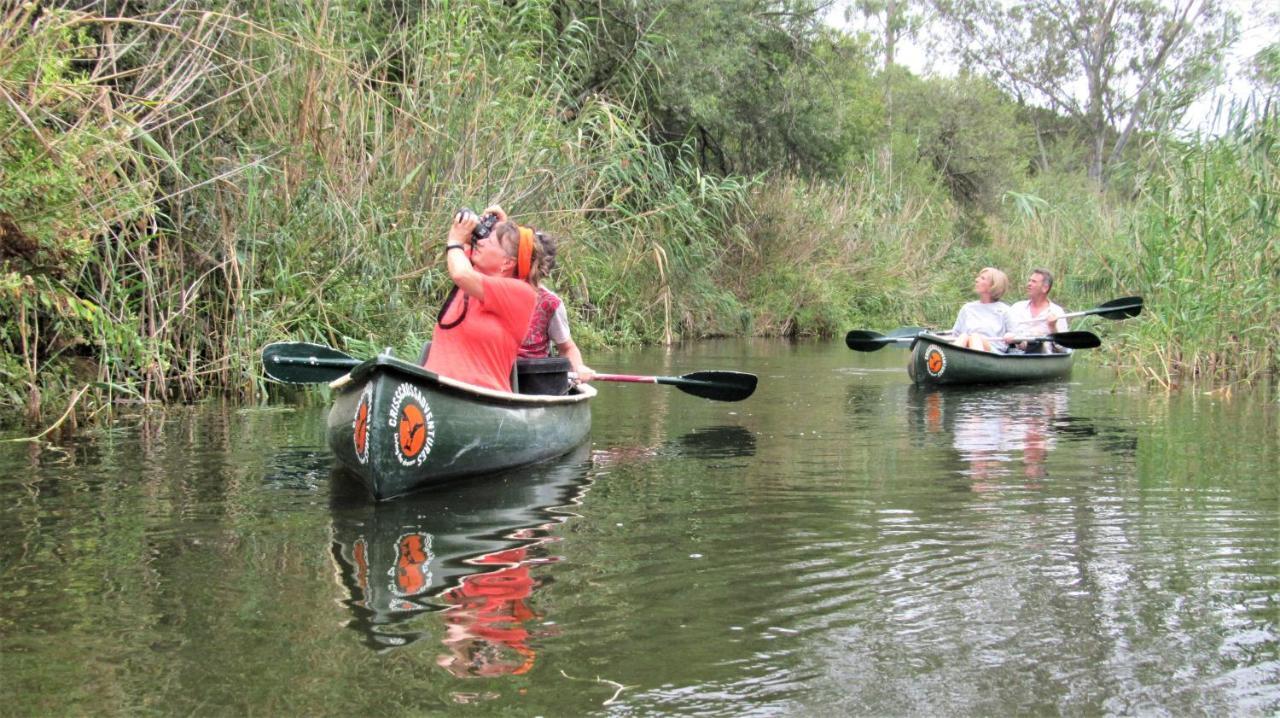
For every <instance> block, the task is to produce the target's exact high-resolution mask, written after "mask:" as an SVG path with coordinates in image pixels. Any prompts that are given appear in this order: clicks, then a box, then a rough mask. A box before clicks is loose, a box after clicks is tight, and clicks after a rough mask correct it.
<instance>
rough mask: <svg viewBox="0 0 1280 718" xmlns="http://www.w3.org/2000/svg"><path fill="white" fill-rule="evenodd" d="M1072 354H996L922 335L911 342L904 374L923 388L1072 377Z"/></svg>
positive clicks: (933, 336) (937, 337)
mask: <svg viewBox="0 0 1280 718" xmlns="http://www.w3.org/2000/svg"><path fill="white" fill-rule="evenodd" d="M1072 356H1073V355H1072V353H1071V352H1064V353H1057V354H997V353H994V352H984V351H978V350H976V349H967V348H964V347H958V346H956V345H954V344H952V343H951V342H949V341H947V340H946V339H945V338H943V337H939V336H936V335H933V334H921V335H919V336H918V337H916V339H915V341H913V342H912V343H911V361H910V363H909V364H907V373H908V374H909V375H910V376H911V380H912V381H914V382H915V383H917V384H924V385H933V384H938V385H947V384H1002V383H1009V382H1029V381H1044V380H1046V379H1058V378H1061V377H1065V376H1068V375H1070V374H1071V360H1072Z"/></svg>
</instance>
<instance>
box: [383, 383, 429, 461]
mask: <svg viewBox="0 0 1280 718" xmlns="http://www.w3.org/2000/svg"><path fill="white" fill-rule="evenodd" d="M388 413H389V414H390V417H389V418H390V419H391V427H390V428H392V429H395V432H396V433H395V437H396V458H397V459H399V460H400V463H401V464H403V465H404V466H422V462H424V461H426V460H427V454H430V453H431V442H432V437H433V435H434V434H435V430H436V426H435V421H434V420H433V419H432V417H431V408H430V407H428V406H427V399H426V397H425V396H423V395H422V391H421V390H419V389H418V388H417V387H415V386H414V385H412V384H408V383H405V384H401V385H400V386H398V387H396V390H395V392H394V393H393V394H392V395H391V411H390V412H388Z"/></svg>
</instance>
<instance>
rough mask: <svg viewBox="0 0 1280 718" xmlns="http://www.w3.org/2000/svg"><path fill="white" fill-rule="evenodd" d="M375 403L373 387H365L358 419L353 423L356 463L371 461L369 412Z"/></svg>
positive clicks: (357, 406)
mask: <svg viewBox="0 0 1280 718" xmlns="http://www.w3.org/2000/svg"><path fill="white" fill-rule="evenodd" d="M372 403H373V385H372V384H370V385H369V386H367V387H365V390H364V393H363V394H361V395H360V403H359V404H356V417H355V419H353V420H352V421H351V434H352V441H353V442H354V443H355V447H356V461H359V462H360V463H362V464H364V463H368V461H369V411H370V410H371V409H370V405H371V404H372Z"/></svg>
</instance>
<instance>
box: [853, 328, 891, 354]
mask: <svg viewBox="0 0 1280 718" xmlns="http://www.w3.org/2000/svg"><path fill="white" fill-rule="evenodd" d="M892 341H893V339H892V338H891V337H886V336H885V335H883V334H880V333H879V332H872V331H868V330H866V329H850V330H849V333H848V334H846V335H844V344H845V346H847V347H849V348H850V349H852V350H854V351H855V352H878V351H880V350H881V349H884V348H885V346H886V345H887V344H888V343H889V342H892Z"/></svg>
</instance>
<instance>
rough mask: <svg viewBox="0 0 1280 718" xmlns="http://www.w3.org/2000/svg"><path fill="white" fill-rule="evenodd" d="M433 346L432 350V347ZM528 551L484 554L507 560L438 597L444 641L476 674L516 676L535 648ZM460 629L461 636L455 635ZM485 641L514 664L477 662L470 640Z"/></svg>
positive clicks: (527, 664) (491, 559) (530, 664)
mask: <svg viewBox="0 0 1280 718" xmlns="http://www.w3.org/2000/svg"><path fill="white" fill-rule="evenodd" d="M433 351H434V350H433ZM527 554H528V551H527V549H526V548H515V549H509V550H507V551H499V552H497V553H493V554H489V555H488V556H485V557H483V558H481V559H480V560H479V563H485V564H512V565H509V566H508V567H507V568H503V569H500V570H498V571H495V572H493V573H482V574H477V575H474V576H467V577H466V578H464V579H462V583H461V585H459V586H457V587H456V588H451V589H449V590H448V591H446V592H445V593H444V595H443V596H442V598H443V599H444V600H445V601H447V602H448V603H451V604H454V607H453V608H452V609H450V611H449V612H448V614H447V615H446V619H445V620H446V621H448V623H449V624H450V627H451V628H453V629H457V630H456V632H455V631H452V630H451V631H450V633H453V634H455V635H454V636H453V637H451V638H449V639H446V640H445V643H446V644H449V645H450V646H451V647H452V648H454V650H455V653H457V654H459V655H465V656H466V658H467V659H468V660H470V661H472V662H474V663H475V664H477V665H473V666H472V668H473V669H474V671H475V673H474V674H476V675H487V674H492V673H511V674H514V675H520V674H522V673H524V672H526V671H528V670H529V669H530V668H532V667H533V659H534V656H535V654H534V652H533V650H532V649H530V648H529V647H528V646H527V645H526V641H527V640H528V638H529V631H528V630H527V629H526V628H525V627H524V622H525V621H528V620H529V619H531V618H534V617H536V616H537V614H535V613H534V612H533V609H531V608H530V607H529V605H528V598H529V597H530V596H531V595H532V594H533V589H534V587H535V586H536V582H535V581H534V579H533V577H532V576H531V575H530V574H529V567H528V565H526V564H525V563H524V560H525V558H526V557H527ZM456 634H461V635H456ZM476 642H479V643H483V644H488V645H489V647H491V648H499V649H500V648H504V647H505V648H507V649H510V650H513V651H515V652H516V653H517V654H519V655H520V656H522V657H523V663H522V664H519V665H506V666H503V667H500V666H499V664H497V663H494V662H487V661H486V662H485V664H484V665H479V663H481V657H480V656H481V655H482V653H474V654H473V653H471V652H470V651H469V650H468V649H470V648H476V647H477V646H474V645H472V646H468V645H467V644H472V643H476Z"/></svg>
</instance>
